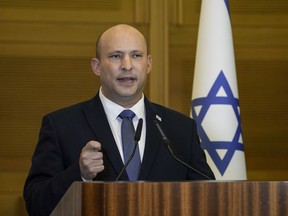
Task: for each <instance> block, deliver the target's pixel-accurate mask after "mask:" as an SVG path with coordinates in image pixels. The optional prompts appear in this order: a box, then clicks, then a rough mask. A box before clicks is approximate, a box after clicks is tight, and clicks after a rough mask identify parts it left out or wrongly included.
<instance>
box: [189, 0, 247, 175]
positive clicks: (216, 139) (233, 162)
mask: <svg viewBox="0 0 288 216" xmlns="http://www.w3.org/2000/svg"><path fill="white" fill-rule="evenodd" d="M191 114H192V117H193V119H195V120H196V122H197V126H198V132H199V137H200V140H201V146H202V147H203V149H204V151H205V153H206V157H207V161H208V164H209V165H210V167H211V169H212V170H213V172H214V174H215V177H216V179H217V180H245V179H247V177H246V163H245V154H244V145H243V140H242V129H241V120H240V107H239V96H238V87H237V77H236V68H235V58H234V48H233V39H232V31H231V23H230V12H229V5H228V0H202V5H201V14H200V24H199V32H198V41H197V52H196V62H195V72H194V83H193V90H192V107H191Z"/></svg>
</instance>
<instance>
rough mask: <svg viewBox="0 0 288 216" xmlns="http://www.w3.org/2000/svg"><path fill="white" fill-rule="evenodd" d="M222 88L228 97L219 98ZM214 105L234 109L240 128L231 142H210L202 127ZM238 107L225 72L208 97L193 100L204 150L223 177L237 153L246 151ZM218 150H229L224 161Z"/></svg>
mask: <svg viewBox="0 0 288 216" xmlns="http://www.w3.org/2000/svg"><path fill="white" fill-rule="evenodd" d="M221 87H222V88H223V89H224V91H225V92H226V95H227V96H225V97H223V96H217V93H218V91H219V90H220V88H221ZM214 104H217V105H219V104H220V105H231V106H232V107H233V111H234V113H235V116H236V118H237V121H238V126H237V128H236V132H235V134H234V137H233V139H232V140H231V141H229V142H227V141H211V140H209V137H208V135H207V133H206V132H205V130H204V128H203V127H202V122H203V119H204V117H205V115H206V114H207V111H208V110H209V107H210V106H211V105H214ZM197 106H202V108H201V110H200V112H199V114H198V115H197V114H196V111H195V107H197ZM238 107H239V100H238V99H237V98H235V97H234V96H233V92H232V90H231V88H230V86H229V83H228V81H227V79H226V77H225V75H224V73H223V71H221V72H220V74H219V75H218V77H217V79H216V81H215V83H214V84H213V86H212V87H211V89H210V91H209V93H208V95H207V97H204V98H196V99H194V100H192V116H193V119H195V120H196V122H197V126H198V133H199V136H200V138H201V145H202V148H203V149H205V150H207V152H208V153H209V155H210V157H211V159H212V160H213V162H214V164H215V166H216V167H217V169H218V170H219V172H220V173H221V175H222V176H223V175H224V173H225V171H226V169H227V167H228V165H229V163H230V161H231V159H232V157H233V155H234V153H235V151H236V150H239V151H244V146H243V144H242V143H239V138H240V136H241V133H242V132H241V121H240V113H239V111H238ZM218 149H222V150H223V149H225V150H227V153H226V154H225V156H224V158H223V159H221V158H220V156H219V155H218V153H217V151H216V150H218Z"/></svg>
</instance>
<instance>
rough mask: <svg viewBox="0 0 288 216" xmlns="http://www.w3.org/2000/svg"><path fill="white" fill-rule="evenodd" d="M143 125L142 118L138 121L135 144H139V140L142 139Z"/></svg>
mask: <svg viewBox="0 0 288 216" xmlns="http://www.w3.org/2000/svg"><path fill="white" fill-rule="evenodd" d="M142 125H143V119H142V118H140V119H139V121H138V125H137V128H136V132H135V136H134V140H135V142H139V140H140V138H141V132H142Z"/></svg>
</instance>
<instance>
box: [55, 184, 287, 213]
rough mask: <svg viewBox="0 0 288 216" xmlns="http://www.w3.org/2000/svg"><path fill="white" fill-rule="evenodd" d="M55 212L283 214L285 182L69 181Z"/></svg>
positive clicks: (285, 200)
mask: <svg viewBox="0 0 288 216" xmlns="http://www.w3.org/2000/svg"><path fill="white" fill-rule="evenodd" d="M51 215H53V216H55V215H59V216H60V215H61V216H65V215H67V216H68V215H69V216H71V215H76V216H77V215H79V216H80V215H83V216H86V215H89V216H90V215H99V216H115V215H125V216H162V215H167V216H168V215H169V216H189V215H196V216H201V215H203V216H204V215H213V216H214V215H219V216H220V215H221V216H222V215H223V216H225V215H227V216H234V215H239V216H240V215H241V216H246V215H248V216H250V215H251V216H258V215H259V216H265V215H271V216H278V215H279V216H285V215H288V182H278V181H272V182H266V181H263V182H262V181H223V182H222V181H195V182H91V183H87V182H74V183H73V184H72V186H71V187H70V188H69V190H68V191H67V192H66V194H65V195H64V196H63V198H62V199H61V201H60V202H59V203H58V205H57V206H56V208H55V209H54V211H53V212H52V214H51Z"/></svg>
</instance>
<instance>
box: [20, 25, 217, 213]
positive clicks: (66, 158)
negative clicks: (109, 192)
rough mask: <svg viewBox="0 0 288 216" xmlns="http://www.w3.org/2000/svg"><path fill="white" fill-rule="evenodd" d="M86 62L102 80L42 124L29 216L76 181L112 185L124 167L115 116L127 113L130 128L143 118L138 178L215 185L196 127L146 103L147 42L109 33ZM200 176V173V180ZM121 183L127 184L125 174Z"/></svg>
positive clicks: (120, 29)
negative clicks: (165, 140) (86, 97)
mask: <svg viewBox="0 0 288 216" xmlns="http://www.w3.org/2000/svg"><path fill="white" fill-rule="evenodd" d="M96 52H97V53H96V58H93V59H92V61H91V65H92V69H93V71H94V73H95V74H96V75H97V76H99V77H100V79H101V84H102V86H101V88H100V90H99V91H98V93H97V95H96V96H95V97H94V98H93V99H91V100H89V101H85V102H82V103H79V104H76V105H73V106H71V107H68V108H64V109H61V110H58V111H56V112H53V113H50V114H48V115H46V116H45V117H44V118H43V121H42V127H41V131H40V135H39V141H38V144H37V146H36V149H35V152H34V155H33V157H32V166H31V169H30V172H29V175H28V177H27V180H26V183H25V186H24V198H25V201H26V207H27V210H28V212H29V214H30V215H49V214H50V213H51V211H52V210H53V208H54V207H55V206H56V204H57V203H58V202H59V200H60V199H61V197H62V196H63V195H64V193H65V192H66V190H67V189H68V188H69V187H70V186H71V184H72V183H73V182H74V181H91V180H94V181H115V180H116V178H117V176H118V175H119V173H120V172H121V170H122V169H123V166H124V162H123V161H124V154H123V149H122V148H123V147H122V144H121V121H122V119H121V118H119V113H121V112H122V111H123V110H127V109H129V110H131V111H133V112H134V114H135V117H134V118H133V119H132V120H131V121H132V123H133V124H134V127H136V126H137V124H138V122H139V119H141V118H142V119H143V120H144V121H143V129H142V132H141V139H140V141H139V148H138V149H137V150H138V151H139V155H140V160H141V166H140V168H139V174H138V173H137V176H138V178H137V180H148V181H181V180H182V181H183V180H203V179H204V180H207V179H210V178H211V179H214V175H213V173H212V171H211V169H210V168H209V166H208V165H207V163H206V158H205V154H204V152H203V150H202V149H201V147H200V143H199V138H198V135H197V129H196V124H195V121H194V120H192V119H191V118H189V117H187V116H185V115H183V114H180V113H178V112H176V111H173V110H171V109H168V108H165V107H163V106H160V105H157V104H154V103H152V102H150V101H149V100H148V99H147V98H146V97H145V96H144V95H143V89H144V86H145V83H146V80H147V76H148V74H149V73H150V71H151V68H152V58H151V56H150V55H148V54H147V43H146V40H145V38H144V36H143V35H142V34H141V33H140V32H139V31H138V30H136V29H135V28H133V27H131V26H128V25H117V26H114V27H112V28H110V29H108V30H106V31H105V32H104V33H103V34H102V35H101V36H100V37H99V38H98V41H97V45H96ZM155 120H156V121H157V122H158V124H159V125H161V127H162V128H163V130H164V131H165V132H166V133H167V135H168V137H169V139H170V143H171V148H172V150H173V151H174V154H175V155H176V156H177V157H178V158H179V159H180V160H182V161H183V162H185V163H187V164H189V165H190V166H191V167H193V168H195V169H196V170H198V171H200V173H199V172H195V171H193V169H190V168H188V167H187V166H184V165H183V164H181V163H179V162H178V161H177V160H175V159H174V158H173V157H172V156H171V155H170V153H169V151H168V150H167V148H166V147H165V145H164V144H163V137H161V135H160V133H159V131H158V130H157V127H156V126H155V124H154V122H155ZM201 173H203V175H202V174H201ZM119 177H120V178H119V180H124V181H128V180H129V177H128V175H127V173H126V172H125V171H124V172H123V174H122V175H121V176H119Z"/></svg>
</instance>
